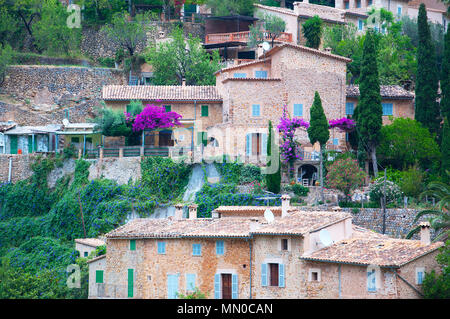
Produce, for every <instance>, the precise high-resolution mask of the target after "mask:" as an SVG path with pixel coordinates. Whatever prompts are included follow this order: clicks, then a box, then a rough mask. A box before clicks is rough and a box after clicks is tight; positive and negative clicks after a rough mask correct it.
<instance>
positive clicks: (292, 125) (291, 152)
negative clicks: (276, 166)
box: [277, 105, 309, 162]
mask: <svg viewBox="0 0 450 319" xmlns="http://www.w3.org/2000/svg"><path fill="white" fill-rule="evenodd" d="M300 127H304V128H305V129H307V128H308V127H309V123H308V122H306V121H304V120H303V119H301V118H299V117H294V118H293V119H291V118H290V117H289V115H288V112H287V110H286V105H284V109H283V116H282V117H281V118H280V123H279V124H278V126H277V128H278V131H279V132H280V133H281V137H282V139H283V143H282V144H281V145H280V148H281V158H282V160H283V161H284V162H292V161H295V160H301V159H302V157H301V155H300V154H301V151H302V150H301V147H300V144H298V143H297V142H296V141H295V140H294V136H295V130H296V129H297V128H300Z"/></svg>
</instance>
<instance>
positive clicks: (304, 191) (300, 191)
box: [292, 184, 309, 196]
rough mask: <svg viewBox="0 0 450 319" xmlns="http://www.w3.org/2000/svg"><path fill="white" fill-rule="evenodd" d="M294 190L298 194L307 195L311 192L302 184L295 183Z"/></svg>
mask: <svg viewBox="0 0 450 319" xmlns="http://www.w3.org/2000/svg"><path fill="white" fill-rule="evenodd" d="M292 191H293V192H294V194H295V195H297V196H307V195H308V192H309V188H308V187H305V186H303V185H301V184H294V185H292Z"/></svg>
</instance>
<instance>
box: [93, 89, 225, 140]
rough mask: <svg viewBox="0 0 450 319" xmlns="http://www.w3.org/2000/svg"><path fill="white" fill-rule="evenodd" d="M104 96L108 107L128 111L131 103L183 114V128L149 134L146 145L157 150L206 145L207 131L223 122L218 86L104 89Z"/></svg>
mask: <svg viewBox="0 0 450 319" xmlns="http://www.w3.org/2000/svg"><path fill="white" fill-rule="evenodd" d="M102 97H103V100H104V101H105V103H106V105H107V106H108V107H111V108H112V109H115V110H123V111H126V110H127V105H128V104H129V103H130V102H131V101H132V100H140V101H142V103H143V105H144V107H145V106H146V105H147V104H153V105H157V106H163V107H165V109H166V111H172V112H177V113H178V114H181V115H182V119H181V123H182V127H178V128H174V129H167V130H161V131H158V132H152V133H150V134H146V137H145V145H146V146H155V147H170V146H182V147H190V148H193V147H195V146H199V145H204V144H206V143H207V141H208V138H207V135H206V129H207V128H208V127H210V126H213V125H215V124H217V123H221V122H222V97H221V96H220V95H219V93H218V91H217V88H216V87H215V86H190V85H180V86H170V85H169V86H163V85H161V86H151V85H139V86H120V85H117V86H116V85H110V86H104V87H103V91H102Z"/></svg>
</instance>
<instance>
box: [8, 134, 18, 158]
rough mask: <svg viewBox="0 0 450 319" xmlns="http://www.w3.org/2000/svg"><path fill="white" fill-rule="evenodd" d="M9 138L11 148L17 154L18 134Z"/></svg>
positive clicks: (12, 152)
mask: <svg viewBox="0 0 450 319" xmlns="http://www.w3.org/2000/svg"><path fill="white" fill-rule="evenodd" d="M9 139H10V140H11V142H10V148H11V154H17V135H10V136H9Z"/></svg>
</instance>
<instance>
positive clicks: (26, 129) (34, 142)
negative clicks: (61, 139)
mask: <svg viewBox="0 0 450 319" xmlns="http://www.w3.org/2000/svg"><path fill="white" fill-rule="evenodd" d="M60 129H61V126H60V125H57V124H48V125H45V126H16V127H14V128H11V129H9V130H7V131H5V132H4V133H3V134H4V138H5V139H4V148H5V153H7V154H30V153H34V152H54V151H56V149H57V145H58V137H57V132H58V131H59V130H60Z"/></svg>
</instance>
